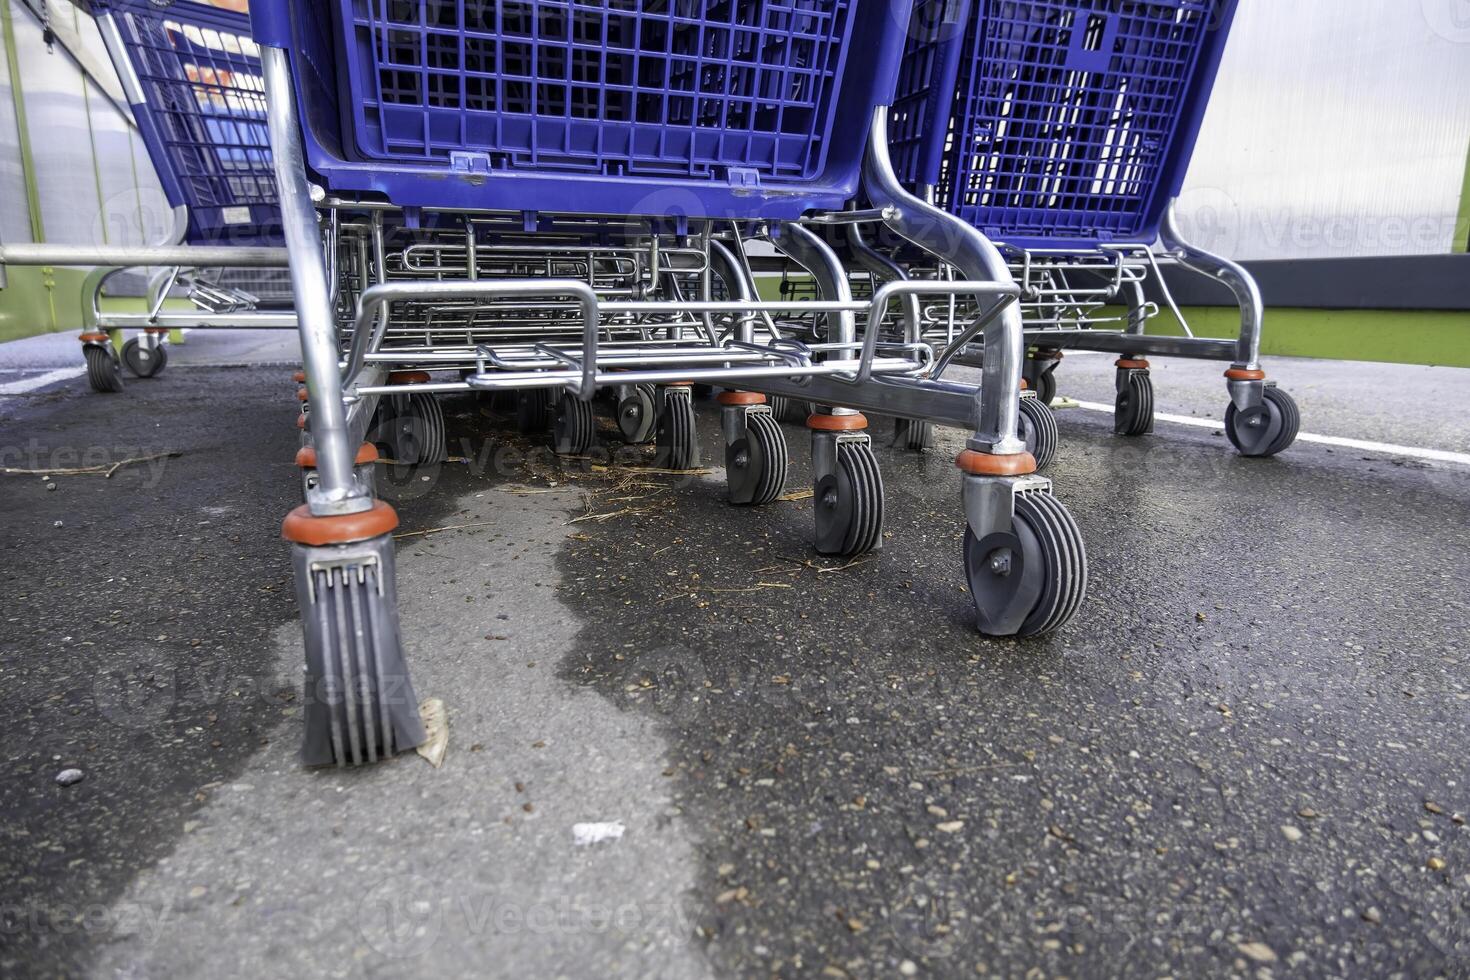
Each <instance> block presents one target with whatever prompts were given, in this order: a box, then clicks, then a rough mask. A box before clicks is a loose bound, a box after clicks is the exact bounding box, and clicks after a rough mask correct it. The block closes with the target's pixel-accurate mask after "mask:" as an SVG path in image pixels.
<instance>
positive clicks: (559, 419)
mask: <svg viewBox="0 0 1470 980" xmlns="http://www.w3.org/2000/svg"><path fill="white" fill-rule="evenodd" d="M596 439H597V423H596V421H595V419H594V418H593V415H592V403H591V402H584V401H583V400H582V399H580V398H578V397H576V396H575V395H573V394H571V393H570V392H568V393H564V394H563V395H562V396H561V398H560V399H558V400H557V403H556V417H555V418H554V419H553V420H552V423H551V440H552V446H553V447H554V448H555V449H556V452H557V454H558V455H560V456H585V455H587V452H588V450H590V449H591V448H592V444H593V442H595V441H596Z"/></svg>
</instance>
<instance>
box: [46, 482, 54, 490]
mask: <svg viewBox="0 0 1470 980" xmlns="http://www.w3.org/2000/svg"><path fill="white" fill-rule="evenodd" d="M46 489H47V490H55V489H56V484H54V483H48V484H46Z"/></svg>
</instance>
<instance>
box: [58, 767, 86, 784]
mask: <svg viewBox="0 0 1470 980" xmlns="http://www.w3.org/2000/svg"><path fill="white" fill-rule="evenodd" d="M84 778H85V776H84V774H83V773H82V771H81V770H80V769H63V770H61V772H59V773H57V774H56V782H57V783H58V784H59V785H61V786H71V785H72V784H74V783H79V782H81V781H82V780H83V779H84Z"/></svg>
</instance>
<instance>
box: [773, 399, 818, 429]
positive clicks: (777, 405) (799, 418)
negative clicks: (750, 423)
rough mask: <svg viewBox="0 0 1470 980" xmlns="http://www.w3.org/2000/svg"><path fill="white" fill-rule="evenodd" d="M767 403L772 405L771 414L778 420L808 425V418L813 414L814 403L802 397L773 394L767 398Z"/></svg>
mask: <svg viewBox="0 0 1470 980" xmlns="http://www.w3.org/2000/svg"><path fill="white" fill-rule="evenodd" d="M766 404H768V405H770V406H771V415H772V416H774V417H775V419H776V421H777V422H786V423H789V424H791V425H806V420H807V419H809V418H811V415H812V403H811V402H809V401H806V400H804V399H800V398H787V397H786V396H785V395H771V396H770V397H768V398H767V399H766Z"/></svg>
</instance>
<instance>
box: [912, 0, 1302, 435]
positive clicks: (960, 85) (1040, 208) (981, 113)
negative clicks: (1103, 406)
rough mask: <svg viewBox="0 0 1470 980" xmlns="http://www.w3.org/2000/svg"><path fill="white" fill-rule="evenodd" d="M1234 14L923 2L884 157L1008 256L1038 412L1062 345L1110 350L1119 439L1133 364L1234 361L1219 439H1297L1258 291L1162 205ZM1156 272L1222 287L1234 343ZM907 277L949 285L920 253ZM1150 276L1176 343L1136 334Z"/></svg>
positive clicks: (1159, 3) (1130, 420)
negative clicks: (1268, 358)
mask: <svg viewBox="0 0 1470 980" xmlns="http://www.w3.org/2000/svg"><path fill="white" fill-rule="evenodd" d="M1235 7H1236V0H1136V2H1128V3H1118V2H1117V0H919V2H918V3H917V4H916V8H915V11H914V15H913V19H912V22H911V28H910V32H909V41H908V45H907V48H906V51H905V59H904V66H903V69H902V71H901V73H900V81H899V95H898V97H897V98H896V99H895V101H894V107H893V116H892V137H891V140H890V147H891V150H892V153H893V157H894V160H895V167H896V170H897V172H898V174H899V176H900V178H901V179H902V180H903V182H904V184H905V186H907V187H908V188H909V189H910V190H912V191H913V192H915V193H917V194H919V195H921V196H924V197H925V198H926V199H929V200H932V201H933V202H934V203H935V204H937V205H938V206H939V207H941V208H944V209H945V210H946V211H948V212H949V213H950V214H953V215H955V216H957V217H959V218H960V219H962V220H963V221H965V222H967V223H969V224H971V225H973V226H974V227H976V228H978V229H980V230H981V231H983V232H984V233H985V234H986V235H987V236H989V237H990V238H992V239H993V240H995V241H996V242H997V243H998V244H999V245H1001V247H1002V248H1003V249H1004V250H1005V252H1006V254H1007V256H1008V258H1009V259H1010V261H1011V264H1012V268H1013V274H1014V275H1015V277H1016V279H1017V281H1018V282H1019V283H1020V285H1021V305H1022V308H1023V310H1024V311H1025V314H1026V319H1027V329H1026V343H1027V346H1028V359H1027V367H1026V378H1027V381H1028V382H1029V384H1030V387H1032V388H1033V389H1035V390H1036V391H1037V392H1038V394H1039V396H1040V397H1041V399H1042V400H1044V401H1046V402H1050V401H1051V400H1052V396H1053V395H1054V393H1055V385H1056V382H1055V376H1054V371H1055V368H1056V365H1057V363H1058V361H1059V360H1060V358H1061V355H1062V351H1063V350H1065V349H1073V348H1077V349H1084V350H1097V351H1106V352H1110V353H1116V354H1118V355H1119V359H1118V361H1117V362H1116V363H1117V378H1116V381H1117V400H1116V406H1115V407H1116V414H1115V422H1114V426H1115V430H1116V431H1117V432H1118V433H1119V434H1122V435H1141V434H1143V433H1146V432H1150V431H1152V429H1153V412H1154V409H1153V406H1154V396H1153V385H1152V381H1151V379H1150V376H1149V365H1148V361H1147V360H1146V359H1145V357H1146V356H1148V355H1160V356H1175V357H1189V358H1203V359H1211V360H1223V361H1228V362H1229V363H1230V368H1229V370H1227V371H1226V372H1225V376H1226V378H1227V386H1228V390H1229V395H1230V405H1229V407H1228V409H1227V412H1226V416H1225V427H1226V433H1227V435H1229V437H1230V440H1231V442H1232V443H1233V444H1234V445H1235V447H1236V448H1237V449H1238V450H1239V451H1240V452H1241V453H1243V454H1245V455H1248V456H1271V455H1275V454H1276V453H1278V452H1281V451H1282V450H1284V449H1285V448H1287V446H1289V445H1290V444H1291V443H1292V441H1293V440H1294V439H1295V438H1296V433H1297V427H1298V424H1299V419H1300V416H1299V413H1298V411H1297V408H1296V405H1295V403H1294V402H1293V400H1292V399H1291V397H1290V396H1289V395H1287V394H1286V393H1285V392H1284V391H1282V390H1280V389H1279V388H1277V387H1276V386H1275V385H1274V383H1271V382H1268V381H1267V380H1266V377H1265V374H1264V372H1263V371H1262V370H1261V367H1260V363H1259V352H1260V331H1261V322H1262V318H1263V308H1262V304H1261V298H1260V293H1259V290H1258V289H1257V287H1256V284H1255V282H1254V281H1253V280H1252V278H1251V276H1250V275H1249V273H1247V272H1246V270H1245V269H1244V268H1242V267H1241V266H1240V265H1238V264H1237V263H1235V262H1232V261H1230V260H1229V259H1225V258H1222V257H1219V256H1215V255H1211V254H1209V253H1207V252H1205V251H1204V250H1202V249H1200V248H1197V247H1195V246H1193V245H1191V244H1189V243H1188V242H1187V241H1186V240H1185V239H1184V237H1183V236H1182V235H1181V233H1180V230H1179V225H1178V223H1177V221H1176V219H1175V214H1174V210H1173V202H1174V199H1175V198H1176V197H1177V196H1178V194H1179V191H1180V188H1181V186H1182V183H1183V180H1184V176H1185V172H1186V170H1187V169H1188V165H1189V160H1190V156H1191V154H1192V152H1193V149H1194V144H1195V140H1196V137H1197V135H1198V132H1199V128H1200V123H1201V120H1202V117H1203V115H1204V110H1205V106H1206V103H1207V102H1208V100H1209V94H1210V89H1211V87H1212V85H1213V83H1214V78H1215V74H1216V72H1217V69H1218V67H1219V64H1220V58H1221V54H1222V52H1223V50H1224V47H1225V42H1226V39H1227V37H1228V36H1229V30H1230V25H1231V21H1232V19H1233V17H1234V15H1235ZM1156 240H1157V241H1159V242H1160V243H1161V246H1162V247H1161V250H1159V251H1156V250H1155V248H1154V247H1153V246H1154V243H1155V241H1156ZM1166 264H1169V265H1177V266H1181V267H1183V268H1186V269H1189V270H1193V271H1196V272H1199V273H1201V274H1203V275H1207V276H1210V277H1212V278H1214V279H1217V280H1218V281H1220V282H1222V283H1224V284H1225V285H1227V286H1229V287H1230V288H1231V290H1232V291H1233V293H1234V294H1235V297H1236V300H1237V301H1238V303H1239V305H1240V310H1241V328H1240V333H1239V335H1238V336H1236V337H1233V338H1228V339H1207V338H1200V337H1195V336H1194V334H1193V332H1192V331H1191V330H1190V328H1189V325H1188V323H1187V322H1186V320H1185V318H1184V316H1183V314H1182V313H1181V312H1180V311H1179V309H1178V307H1177V305H1176V304H1175V303H1174V301H1173V299H1172V298H1171V297H1170V294H1169V290H1168V284H1167V282H1166V281H1165V280H1164V277H1163V275H1162V274H1161V271H1160V270H1161V267H1162V266H1164V265H1166ZM908 271H909V273H910V274H912V275H916V276H935V275H941V274H943V270H941V269H936V267H935V266H934V264H933V263H932V262H929V263H926V262H923V261H920V262H919V263H917V264H914V263H909V269H908ZM1150 278H1152V280H1153V281H1154V282H1155V284H1156V285H1157V288H1158V290H1159V291H1160V292H1161V293H1162V295H1163V296H1164V297H1165V299H1166V302H1167V304H1168V306H1169V307H1170V308H1171V310H1172V312H1173V313H1174V315H1175V316H1176V318H1177V319H1178V322H1179V324H1180V325H1181V327H1182V328H1183V330H1184V333H1185V336H1183V337H1175V336H1156V335H1149V334H1147V333H1146V328H1147V326H1148V323H1149V321H1150V320H1151V319H1153V318H1154V317H1155V316H1156V315H1157V314H1158V313H1159V307H1158V305H1157V304H1155V303H1152V302H1150V301H1149V300H1148V299H1147V297H1146V294H1145V290H1144V284H1145V282H1146V281H1148V280H1149V279H1150ZM959 309H960V312H961V313H963V305H962V304H961V305H960V307H959ZM954 324H955V318H954V310H952V309H940V308H936V307H929V308H927V309H926V310H925V318H924V330H925V332H926V333H932V332H934V331H952V330H953V329H954ZM979 357H980V355H979V354H978V352H977V351H971V352H967V354H966V355H965V356H964V357H962V358H960V362H961V363H975V362H976V361H977V360H978V359H979Z"/></svg>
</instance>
